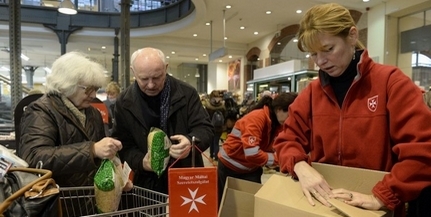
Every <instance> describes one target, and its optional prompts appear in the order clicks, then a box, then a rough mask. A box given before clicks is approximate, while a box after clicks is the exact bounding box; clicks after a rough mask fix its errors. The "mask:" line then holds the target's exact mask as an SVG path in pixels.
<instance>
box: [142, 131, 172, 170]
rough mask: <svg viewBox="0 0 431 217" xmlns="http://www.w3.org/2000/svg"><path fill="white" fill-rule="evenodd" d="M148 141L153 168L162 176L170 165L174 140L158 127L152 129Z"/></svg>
mask: <svg viewBox="0 0 431 217" xmlns="http://www.w3.org/2000/svg"><path fill="white" fill-rule="evenodd" d="M147 142H148V153H149V154H150V155H149V157H150V164H151V169H153V171H154V172H155V173H156V174H157V175H158V176H159V177H160V175H162V174H163V172H164V171H165V169H166V167H167V166H168V163H169V148H170V147H171V145H172V142H171V140H170V139H169V138H168V136H167V135H166V133H165V132H163V130H161V129H159V128H157V127H152V128H151V129H150V133H149V134H148V140H147Z"/></svg>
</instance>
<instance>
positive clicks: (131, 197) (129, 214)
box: [60, 186, 168, 217]
mask: <svg viewBox="0 0 431 217" xmlns="http://www.w3.org/2000/svg"><path fill="white" fill-rule="evenodd" d="M60 202H61V207H62V211H63V216H64V217H72V216H73V217H75V216H87V217H90V216H112V217H135V216H142V217H144V216H145V217H161V216H168V195H166V194H162V193H159V192H155V191H152V190H148V189H144V188H140V187H137V186H135V187H133V189H132V190H131V191H128V192H123V194H122V195H121V201H120V205H119V207H118V211H115V212H110V213H103V214H98V212H97V208H96V199H95V192H94V187H93V186H87V187H64V188H60Z"/></svg>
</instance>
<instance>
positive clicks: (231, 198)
mask: <svg viewBox="0 0 431 217" xmlns="http://www.w3.org/2000/svg"><path fill="white" fill-rule="evenodd" d="M261 187H262V185H261V184H259V183H255V182H250V181H246V180H241V179H235V178H232V177H228V178H227V179H226V185H225V188H224V192H223V197H222V199H221V203H220V208H219V213H218V217H232V216H235V217H253V216H254V194H256V192H257V191H258V190H259V189H260V188H261Z"/></svg>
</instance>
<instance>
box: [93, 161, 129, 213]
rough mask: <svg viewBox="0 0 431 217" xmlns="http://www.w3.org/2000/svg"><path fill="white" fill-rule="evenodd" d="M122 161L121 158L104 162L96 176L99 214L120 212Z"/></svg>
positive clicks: (95, 189) (95, 190) (95, 186)
mask: <svg viewBox="0 0 431 217" xmlns="http://www.w3.org/2000/svg"><path fill="white" fill-rule="evenodd" d="M121 170H122V168H121V161H120V159H119V158H117V157H114V159H112V160H109V159H105V160H102V164H101V165H100V167H99V169H98V170H97V172H96V174H95V175H94V193H95V199H96V206H97V210H98V212H99V213H109V212H114V211H117V210H118V205H119V204H120V200H121V193H122V189H123V184H122V183H123V179H122V176H121V174H122V171H121Z"/></svg>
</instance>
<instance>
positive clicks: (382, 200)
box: [274, 3, 431, 216]
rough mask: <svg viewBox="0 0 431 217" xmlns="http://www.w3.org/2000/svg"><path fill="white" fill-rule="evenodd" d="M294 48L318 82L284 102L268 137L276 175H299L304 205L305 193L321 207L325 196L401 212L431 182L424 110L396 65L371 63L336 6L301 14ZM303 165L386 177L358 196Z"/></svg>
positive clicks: (430, 136)
mask: <svg viewBox="0 0 431 217" xmlns="http://www.w3.org/2000/svg"><path fill="white" fill-rule="evenodd" d="M298 47H299V49H300V50H301V51H304V52H310V54H311V58H312V59H313V61H314V62H315V63H316V64H317V65H318V66H319V68H320V70H319V79H317V80H315V81H313V82H311V83H310V84H309V85H308V86H307V87H306V89H304V90H303V91H302V92H301V93H300V94H299V96H298V97H297V99H296V100H295V102H294V103H293V104H292V105H291V106H290V108H289V117H288V118H287V120H286V122H285V123H284V128H283V132H281V133H280V134H279V136H278V137H277V138H276V141H275V144H274V148H275V150H276V153H277V157H278V160H279V164H280V170H281V172H288V173H290V174H291V175H292V176H293V177H296V178H298V179H299V182H300V183H301V187H302V191H303V192H304V195H305V196H306V197H307V198H308V201H309V203H310V204H312V205H314V202H313V200H312V196H314V197H315V198H316V199H317V200H319V201H320V202H321V203H323V204H325V205H327V206H330V205H329V203H328V202H327V200H326V199H327V198H339V199H342V200H344V201H345V202H346V203H347V204H350V205H353V206H358V207H362V208H365V209H370V210H378V209H381V208H388V209H391V210H396V211H395V212H396V213H401V212H402V211H399V210H401V209H402V206H403V205H404V203H405V202H407V201H411V200H414V199H416V198H418V197H419V196H420V195H421V192H422V193H423V192H426V191H425V190H427V189H430V188H429V186H431V166H430V163H429V162H431V124H430V123H431V112H430V110H429V109H428V108H427V106H426V105H425V103H424V102H423V99H422V94H421V90H420V89H419V88H418V87H417V86H416V85H415V84H414V83H413V82H412V81H411V79H410V78H409V77H407V76H406V75H405V74H404V73H403V72H402V71H401V70H400V69H398V68H396V67H393V66H389V65H381V64H378V63H375V62H373V60H372V59H371V58H370V57H369V56H368V52H367V51H366V50H364V46H363V45H362V44H361V43H360V42H359V40H358V29H357V27H356V26H355V22H354V20H353V19H352V17H351V15H350V13H349V11H348V10H347V9H346V8H344V7H342V6H340V5H338V4H332V3H330V4H323V5H317V6H314V7H312V8H311V9H309V10H308V11H307V13H306V14H305V15H304V18H303V19H302V20H301V22H300V27H299V32H298ZM310 162H320V163H327V164H335V165H342V166H350V167H359V168H366V169H373V170H381V171H387V172H389V174H388V175H386V176H385V177H384V178H383V179H382V180H381V181H380V182H378V183H376V185H375V186H374V188H373V190H372V192H370V194H369V195H365V194H361V193H358V192H354V191H351V190H348V189H331V186H329V185H328V183H327V182H326V181H325V179H324V177H322V176H321V175H320V174H319V173H318V172H317V171H316V170H315V169H313V168H312V167H311V166H310V164H309V163H310ZM424 189H425V190H424ZM428 192H429V191H428ZM422 195H423V194H422ZM428 207H429V206H428ZM421 215H422V216H424V215H426V214H421Z"/></svg>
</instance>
